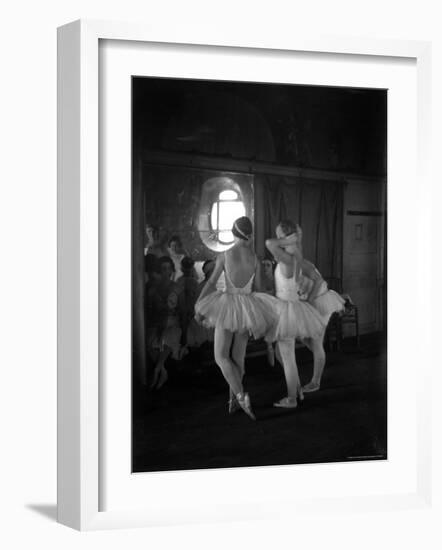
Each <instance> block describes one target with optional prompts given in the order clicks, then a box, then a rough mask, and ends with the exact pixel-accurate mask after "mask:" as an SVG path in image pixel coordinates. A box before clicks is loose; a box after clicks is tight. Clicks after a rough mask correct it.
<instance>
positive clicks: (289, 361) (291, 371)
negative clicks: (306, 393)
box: [277, 339, 300, 400]
mask: <svg viewBox="0 0 442 550" xmlns="http://www.w3.org/2000/svg"><path fill="white" fill-rule="evenodd" d="M277 349H278V351H279V355H280V357H281V359H282V366H283V368H284V375H285V381H286V384H287V396H288V397H289V398H294V399H295V400H296V397H297V396H298V394H299V390H300V381H299V373H298V366H297V364H296V357H295V342H294V340H293V339H289V340H280V341H279V342H278V343H277Z"/></svg>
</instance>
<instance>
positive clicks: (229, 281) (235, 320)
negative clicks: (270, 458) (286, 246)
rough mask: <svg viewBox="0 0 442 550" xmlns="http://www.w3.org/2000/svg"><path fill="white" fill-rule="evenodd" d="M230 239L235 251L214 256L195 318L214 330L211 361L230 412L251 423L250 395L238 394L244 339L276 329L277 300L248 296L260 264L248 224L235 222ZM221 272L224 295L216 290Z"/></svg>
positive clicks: (240, 391)
mask: <svg viewBox="0 0 442 550" xmlns="http://www.w3.org/2000/svg"><path fill="white" fill-rule="evenodd" d="M232 233H233V235H234V239H235V242H234V245H233V246H232V248H230V249H229V250H227V251H226V252H224V253H221V254H219V255H218V257H217V260H216V266H215V269H214V271H213V273H212V275H211V276H210V278H209V280H208V281H207V283H206V285H205V286H204V289H203V291H202V292H201V295H200V297H199V299H198V301H197V303H196V305H195V312H196V315H195V318H196V320H197V321H198V322H204V323H205V324H206V326H211V327H214V328H215V342H214V352H215V361H216V363H217V365H218V366H219V368H220V369H221V372H222V373H223V375H224V378H225V380H226V381H227V383H228V385H229V388H230V399H229V412H230V413H232V412H234V411H235V410H237V409H238V408H239V407H241V408H242V409H243V411H244V412H245V413H246V414H247V415H248V416H249V417H250V418H252V419H253V420H255V415H254V414H253V411H252V407H251V403H250V397H249V394H248V393H245V392H244V388H243V377H244V360H245V354H246V347H247V341H248V339H249V334H252V335H253V336H254V337H255V338H259V337H261V336H263V335H264V334H265V333H266V332H267V331H268V330H269V329H270V327H271V326H272V325H273V324H274V323H275V321H276V319H275V314H274V311H275V307H276V304H275V302H276V300H275V298H273V297H272V296H269V295H267V294H263V293H259V292H253V291H252V285H253V283H254V280H255V275H256V274H257V273H259V270H258V267H259V263H258V260H257V257H256V255H255V252H254V251H253V227H252V222H251V221H250V219H249V218H247V217H241V218H238V219H237V220H236V221H235V223H234V224H233V227H232ZM223 271H224V273H225V279H226V288H225V291H220V290H216V282H217V281H218V278H219V277H220V275H221V273H222V272H223ZM258 279H259V275H258ZM258 282H259V281H258Z"/></svg>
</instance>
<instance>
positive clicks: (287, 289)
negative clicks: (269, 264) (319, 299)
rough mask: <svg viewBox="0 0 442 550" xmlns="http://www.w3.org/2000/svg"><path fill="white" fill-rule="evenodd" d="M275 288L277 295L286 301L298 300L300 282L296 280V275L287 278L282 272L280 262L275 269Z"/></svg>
mask: <svg viewBox="0 0 442 550" xmlns="http://www.w3.org/2000/svg"><path fill="white" fill-rule="evenodd" d="M275 290H276V296H277V297H278V298H280V299H281V300H284V301H286V302H297V301H298V300H299V296H298V283H297V282H296V278H295V275H293V277H290V278H289V279H287V277H284V275H283V274H282V272H281V266H280V265H279V264H278V265H277V266H276V269H275Z"/></svg>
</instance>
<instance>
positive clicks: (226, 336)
mask: <svg viewBox="0 0 442 550" xmlns="http://www.w3.org/2000/svg"><path fill="white" fill-rule="evenodd" d="M232 338H233V333H232V332H230V331H229V330H225V329H221V328H215V341H214V353H215V361H216V364H217V365H218V366H219V368H220V369H221V372H222V373H223V376H224V378H225V379H226V381H227V383H228V384H229V386H230V388H231V390H232V392H233V394H234V395H237V394H238V393H241V394H242V393H243V387H242V382H241V378H242V377H241V374H240V369H239V367H237V365H235V363H234V362H233V361H232V360H231V359H230V345H231V343H232Z"/></svg>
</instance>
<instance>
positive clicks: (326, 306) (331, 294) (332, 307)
mask: <svg viewBox="0 0 442 550" xmlns="http://www.w3.org/2000/svg"><path fill="white" fill-rule="evenodd" d="M313 305H314V307H315V308H316V309H317V310H318V312H319V313H320V314H321V316H322V318H323V320H324V322H325V323H326V324H327V323H328V321H329V319H330V317H331V316H332V314H333V313H335V312H337V311H343V310H344V309H345V300H344V298H342V296H340V295H339V294H338V293H337V292H335V291H334V290H328V291H327V292H325V293H324V294H321V295H320V296H318V297H317V298H315V299H314V300H313Z"/></svg>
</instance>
